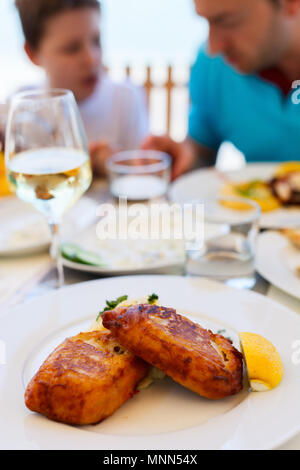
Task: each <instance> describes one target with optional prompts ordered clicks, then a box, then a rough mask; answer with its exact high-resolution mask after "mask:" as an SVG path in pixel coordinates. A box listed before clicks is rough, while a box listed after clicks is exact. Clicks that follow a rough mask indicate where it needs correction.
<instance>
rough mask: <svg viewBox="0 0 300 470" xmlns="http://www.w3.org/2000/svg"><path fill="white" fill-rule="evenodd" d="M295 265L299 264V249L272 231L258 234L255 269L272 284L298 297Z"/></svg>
mask: <svg viewBox="0 0 300 470" xmlns="http://www.w3.org/2000/svg"><path fill="white" fill-rule="evenodd" d="M297 266H300V250H299V249H297V248H296V247H294V246H293V245H292V244H291V243H290V242H289V240H288V239H287V238H286V237H285V236H283V235H282V234H280V233H278V232H273V231H268V232H264V233H262V234H260V235H259V237H258V242H257V255H256V269H257V271H258V272H259V274H260V275H261V276H262V277H264V278H265V279H266V280H267V281H269V282H270V283H271V284H274V286H276V287H278V288H279V289H281V290H283V291H285V292H286V293H288V294H290V295H292V296H293V297H296V298H297V299H300V278H299V277H297V275H296V272H295V270H296V267H297Z"/></svg>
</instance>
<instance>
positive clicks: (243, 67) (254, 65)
mask: <svg viewBox="0 0 300 470" xmlns="http://www.w3.org/2000/svg"><path fill="white" fill-rule="evenodd" d="M195 5H196V10H197V13H198V14H199V15H201V16H204V17H205V18H207V20H208V22H209V26H210V34H209V49H210V52H211V54H212V55H215V54H222V55H223V56H224V57H225V59H226V60H227V61H228V62H229V63H230V64H231V65H232V66H233V67H235V68H236V69H237V70H239V71H240V72H242V73H252V72H256V71H259V70H261V69H263V68H266V67H269V66H271V65H275V64H276V63H277V62H278V60H279V59H280V58H281V57H282V55H283V53H284V52H285V50H286V48H287V45H288V43H289V38H290V21H291V20H292V18H293V16H295V15H296V14H297V12H298V10H299V1H298V0H294V1H293V2H292V1H288V0H282V1H280V2H278V4H276V2H273V1H271V0H222V1H219V0H195Z"/></svg>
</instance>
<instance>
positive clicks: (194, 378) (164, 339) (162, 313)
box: [103, 304, 243, 399]
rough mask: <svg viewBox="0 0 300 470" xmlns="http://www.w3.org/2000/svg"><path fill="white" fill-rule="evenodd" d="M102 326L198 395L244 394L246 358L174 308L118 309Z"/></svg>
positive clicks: (145, 306) (137, 353)
mask: <svg viewBox="0 0 300 470" xmlns="http://www.w3.org/2000/svg"><path fill="white" fill-rule="evenodd" d="M103 325H104V326H105V328H108V329H109V330H111V332H112V333H113V335H114V336H115V337H116V338H117V339H118V341H119V342H120V343H121V344H122V346H124V348H126V349H129V350H130V351H131V352H132V353H133V354H135V355H136V356H139V357H141V358H142V359H144V360H145V361H147V362H149V363H150V364H152V365H153V366H155V367H157V368H158V369H161V370H162V371H163V372H165V373H166V374H167V375H169V376H170V377H172V378H173V379H174V380H175V381H176V382H178V383H180V384H181V385H183V386H184V387H186V388H188V389H190V390H193V391H194V392H196V393H198V394H199V395H202V396H204V397H206V398H210V399H219V398H224V397H226V396H228V395H233V394H235V393H238V392H239V391H240V390H241V389H242V380H243V361H242V354H241V353H240V352H239V351H238V350H237V349H235V348H234V347H233V345H232V342H231V341H230V340H228V339H226V338H224V337H223V336H221V335H217V334H216V335H215V334H213V333H212V332H211V331H209V330H205V329H204V328H201V326H199V325H198V324H196V323H193V322H192V321H190V320H189V319H188V318H186V317H183V316H181V315H178V314H177V313H176V311H175V310H174V309H172V308H166V307H161V306H157V305H148V304H147V305H146V304H143V305H134V306H132V307H129V308H127V307H117V308H116V309H115V310H111V311H107V312H105V313H104V314H103Z"/></svg>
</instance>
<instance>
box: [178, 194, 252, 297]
mask: <svg viewBox="0 0 300 470" xmlns="http://www.w3.org/2000/svg"><path fill="white" fill-rule="evenodd" d="M192 204H201V205H202V206H203V224H204V229H203V236H201V237H198V238H197V239H196V238H195V239H194V240H190V241H188V242H186V265H185V271H186V274H187V275H194V276H204V277H206V278H212V279H215V280H218V281H222V282H226V283H227V284H229V285H232V286H235V287H240V288H251V287H253V285H254V284H255V244H256V237H257V233H258V227H259V218H260V207H259V205H258V204H257V203H256V202H254V201H251V200H249V199H246V198H234V197H219V198H216V199H214V200H207V201H193V202H192Z"/></svg>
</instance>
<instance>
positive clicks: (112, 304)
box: [96, 295, 128, 321]
mask: <svg viewBox="0 0 300 470" xmlns="http://www.w3.org/2000/svg"><path fill="white" fill-rule="evenodd" d="M127 299H128V295H122V296H121V297H118V298H117V300H106V307H105V308H104V309H103V310H102V311H101V312H100V313H99V315H98V316H97V318H96V321H98V319H99V317H101V316H102V315H103V313H104V312H107V311H108V310H113V309H114V308H116V307H117V305H119V304H120V303H121V302H124V300H127Z"/></svg>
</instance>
